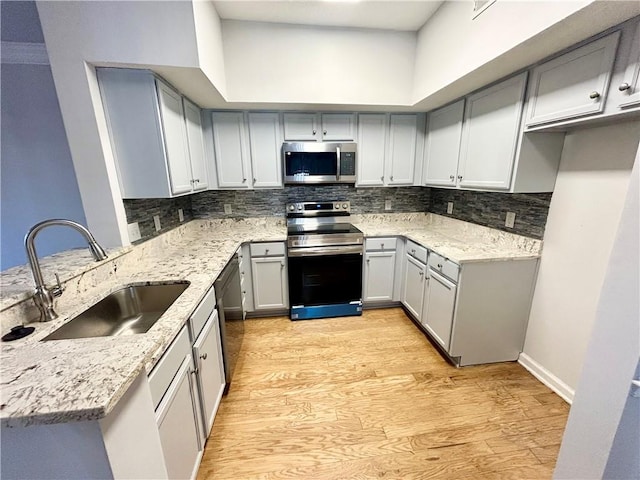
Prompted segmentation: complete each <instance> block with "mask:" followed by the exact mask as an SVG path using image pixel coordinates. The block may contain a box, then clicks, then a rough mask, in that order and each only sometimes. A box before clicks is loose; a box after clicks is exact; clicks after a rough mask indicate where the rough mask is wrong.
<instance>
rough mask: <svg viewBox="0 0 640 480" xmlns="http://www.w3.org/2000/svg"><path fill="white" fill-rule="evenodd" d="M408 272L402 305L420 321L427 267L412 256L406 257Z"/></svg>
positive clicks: (406, 271) (406, 273)
mask: <svg viewBox="0 0 640 480" xmlns="http://www.w3.org/2000/svg"><path fill="white" fill-rule="evenodd" d="M405 258H406V262H407V265H406V270H405V277H404V295H403V298H402V303H403V304H404V306H405V307H407V309H408V310H409V311H410V312H411V313H412V314H413V316H414V317H415V318H416V319H417V320H420V318H421V315H422V301H423V298H424V274H425V273H424V272H425V265H424V264H423V263H421V262H419V261H418V260H416V259H415V258H413V257H412V256H410V255H406V257H405Z"/></svg>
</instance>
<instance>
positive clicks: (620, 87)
mask: <svg viewBox="0 0 640 480" xmlns="http://www.w3.org/2000/svg"><path fill="white" fill-rule="evenodd" d="M630 88H631V85H629V84H628V83H627V82H624V83H623V84H621V85H620V86H619V87H618V90H620V91H621V92H624V91H625V90H629V89H630Z"/></svg>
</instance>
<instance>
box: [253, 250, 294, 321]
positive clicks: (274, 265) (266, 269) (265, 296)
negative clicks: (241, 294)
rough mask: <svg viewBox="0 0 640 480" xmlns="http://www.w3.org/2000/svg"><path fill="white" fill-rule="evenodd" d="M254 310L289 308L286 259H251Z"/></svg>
mask: <svg viewBox="0 0 640 480" xmlns="http://www.w3.org/2000/svg"><path fill="white" fill-rule="evenodd" d="M251 273H252V277H253V300H254V308H255V309H256V310H259V309H275V308H287V303H288V302H287V272H286V268H285V260H284V257H257V258H252V259H251Z"/></svg>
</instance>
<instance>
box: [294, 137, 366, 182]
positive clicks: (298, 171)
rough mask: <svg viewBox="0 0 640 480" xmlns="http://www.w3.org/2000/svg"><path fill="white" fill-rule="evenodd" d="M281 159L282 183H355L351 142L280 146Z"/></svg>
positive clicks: (354, 154)
mask: <svg viewBox="0 0 640 480" xmlns="http://www.w3.org/2000/svg"><path fill="white" fill-rule="evenodd" d="M282 158H283V162H284V169H283V170H284V183H285V184H289V185H291V184H305V183H311V184H319V183H356V144H355V143H333V142H297V143H284V144H283V145H282Z"/></svg>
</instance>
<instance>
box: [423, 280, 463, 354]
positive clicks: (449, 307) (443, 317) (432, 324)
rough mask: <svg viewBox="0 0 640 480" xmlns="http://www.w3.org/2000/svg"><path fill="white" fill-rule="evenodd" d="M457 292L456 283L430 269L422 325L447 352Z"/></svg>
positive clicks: (426, 284)
mask: <svg viewBox="0 0 640 480" xmlns="http://www.w3.org/2000/svg"><path fill="white" fill-rule="evenodd" d="M456 290H457V286H456V284H455V283H454V282H452V281H451V280H449V279H448V278H446V277H445V276H444V275H441V274H439V273H438V272H436V271H435V270H432V269H431V268H430V269H429V272H428V275H427V282H426V283H425V295H424V306H423V309H422V318H421V323H422V325H424V327H425V328H426V329H427V331H428V332H429V333H430V334H431V336H432V337H433V338H434V340H435V341H436V342H438V343H439V344H440V346H441V347H442V348H444V349H445V350H446V351H447V352H448V351H449V342H450V340H451V329H452V325H453V311H454V308H455V304H456Z"/></svg>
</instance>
